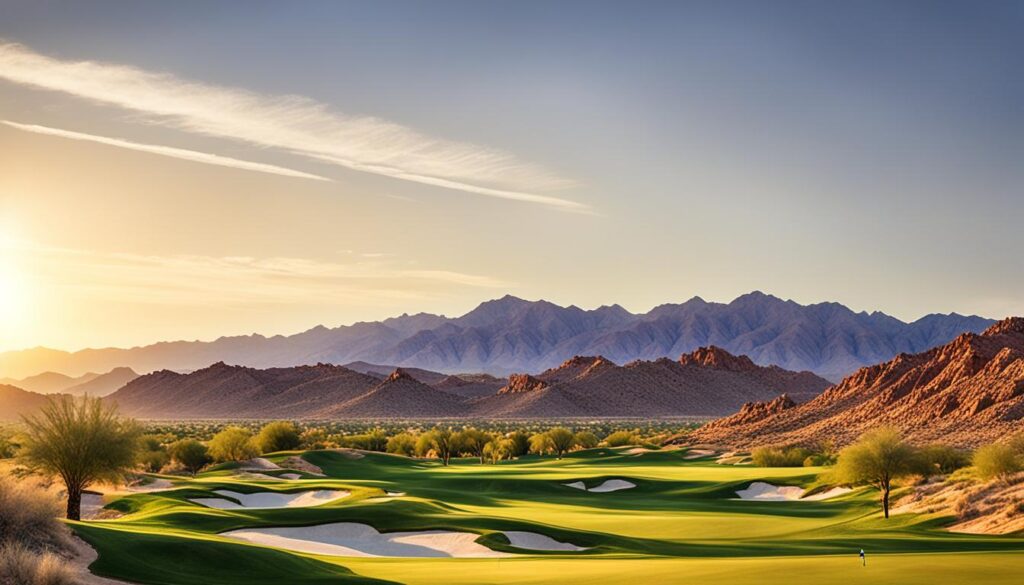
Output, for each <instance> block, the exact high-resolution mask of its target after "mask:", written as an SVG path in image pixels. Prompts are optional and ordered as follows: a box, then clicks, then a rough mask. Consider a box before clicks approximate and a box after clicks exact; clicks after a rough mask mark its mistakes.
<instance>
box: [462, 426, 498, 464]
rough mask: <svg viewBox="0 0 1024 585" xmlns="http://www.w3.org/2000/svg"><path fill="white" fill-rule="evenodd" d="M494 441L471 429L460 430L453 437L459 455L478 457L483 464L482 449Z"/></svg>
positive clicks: (489, 436)
mask: <svg viewBox="0 0 1024 585" xmlns="http://www.w3.org/2000/svg"><path fill="white" fill-rule="evenodd" d="M493 440H494V437H492V436H491V435H489V434H487V433H485V432H483V431H481V430H479V429H474V428H473V427H467V428H465V429H462V430H461V431H459V432H458V433H456V436H455V443H456V444H457V445H458V449H459V452H460V453H465V454H469V455H472V456H473V457H479V458H480V463H483V462H484V448H485V447H486V446H487V445H488V444H490V443H491V442H492V441H493Z"/></svg>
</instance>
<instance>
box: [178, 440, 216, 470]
mask: <svg viewBox="0 0 1024 585" xmlns="http://www.w3.org/2000/svg"><path fill="white" fill-rule="evenodd" d="M167 451H168V453H169V454H170V456H171V458H172V459H173V460H175V461H177V462H178V463H179V464H180V465H181V466H182V467H184V468H185V470H186V471H188V472H189V473H191V474H192V477H195V476H196V474H197V473H199V471H200V470H202V468H204V467H206V466H207V465H209V464H210V463H211V461H212V458H211V457H210V453H209V450H208V449H207V448H206V445H204V444H202V443H200V442H199V441H197V440H195V439H182V440H180V441H177V442H175V443H172V444H171V446H170V447H169V448H168V449H167Z"/></svg>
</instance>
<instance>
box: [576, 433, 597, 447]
mask: <svg viewBox="0 0 1024 585" xmlns="http://www.w3.org/2000/svg"><path fill="white" fill-rule="evenodd" d="M600 442H601V441H599V440H598V438H597V435H595V434H594V433H592V432H590V431H580V432H578V433H576V444H577V445H578V446H579V447H580V448H582V449H593V448H594V447H597V444H598V443H600Z"/></svg>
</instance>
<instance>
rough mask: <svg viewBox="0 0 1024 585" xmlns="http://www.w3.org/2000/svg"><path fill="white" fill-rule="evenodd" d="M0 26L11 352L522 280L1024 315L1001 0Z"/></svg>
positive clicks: (375, 314) (500, 286)
mask: <svg viewBox="0 0 1024 585" xmlns="http://www.w3.org/2000/svg"><path fill="white" fill-rule="evenodd" d="M57 6H59V9H55V8H56V7H57ZM698 7H699V9H698ZM0 13H2V17H0V120H2V122H0V153H2V156H0V320H2V323H3V325H2V327H0V350H10V349H19V348H26V347H30V346H35V345H46V346H49V347H56V348H61V349H79V348H82V347H103V346H128V345H133V344H140V343H149V342H154V341H159V340H169V339H197V338H198V339H212V338H215V337H217V336H220V335H228V334H243V333H250V332H254V331H255V332H260V333H266V334H273V333H294V332H297V331H301V330H304V329H307V328H310V327H313V326H315V325H318V324H325V325H328V326H336V325H339V324H344V323H351V322H355V321H361V320H376V319H381V318H384V317H388V316H392V315H397V314H401V313H403V312H409V313H415V312H418V311H428V312H433V313H443V314H448V315H453V314H461V313H464V312H466V311H468V310H469V309H471V308H472V307H474V306H475V305H477V304H478V303H479V302H481V301H484V300H487V299H491V298H497V297H500V296H502V295H504V294H506V293H512V294H515V295H517V296H520V297H523V298H528V299H538V298H544V299H548V300H551V301H553V302H556V303H559V304H562V305H570V304H576V305H578V306H581V307H584V308H594V307H597V306H599V305H602V304H612V303H619V304H621V305H622V306H624V307H625V308H627V309H629V310H631V311H634V312H640V311H647V310H649V309H650V308H651V307H653V306H655V305H657V304H660V303H664V302H681V301H683V300H685V299H687V298H690V297H692V296H694V295H699V296H701V297H703V298H705V299H707V300H715V301H729V300H731V299H733V298H734V297H736V296H739V295H741V294H743V293H746V292H749V291H751V290H755V289H757V290H764V291H766V292H770V293H772V294H775V295H777V296H779V297H782V298H792V299H794V300H796V301H798V302H801V303H812V302H820V301H826V300H827V301H838V302H842V303H844V304H846V305H848V306H850V307H851V308H853V309H854V310H857V311H860V310H868V311H874V310H880V311H885V312H887V313H889V314H892V315H894V316H897V317H899V318H901V319H904V320H913V319H917V318H919V317H921V316H923V315H925V314H928V313H932V312H941V313H949V312H954V311H955V312H959V313H963V314H979V315H982V316H985V317H991V318H996V319H998V318H1002V317H1005V316H1007V315H1010V314H1020V313H1022V312H1024V301H1022V300H1021V296H1020V294H1019V291H1020V290H1021V288H1022V286H1024V266H1022V262H1021V259H1020V249H1021V244H1020V235H1019V231H1020V223H1021V219H1022V217H1024V197H1022V196H1021V195H1022V192H1021V185H1022V184H1024V165H1021V164H1020V161H1021V160H1022V158H1024V127H1022V126H1024V123H1022V120H1024V116H1021V111H1020V108H1021V103H1024V70H1022V69H1021V67H1020V55H1021V51H1022V49H1024V47H1022V43H1024V41H1022V40H1021V39H1022V36H1021V34H1020V31H1021V27H1022V25H1024V8H1022V6H1021V4H1019V3H1000V2H995V3H988V7H987V10H985V11H984V12H978V11H974V10H973V9H972V7H971V5H970V4H966V3H957V4H955V5H954V4H949V3H945V2H901V3H891V2H857V3H848V4H846V5H837V4H832V3H830V4H829V5H825V4H822V3H818V2H773V3H770V4H766V3H763V2H723V3H706V4H693V3H678V2H661V3H658V2H652V3H645V4H644V6H643V9H638V10H623V8H622V6H616V5H615V4H610V3H603V2H575V3H563V2H560V3H557V4H555V3H552V4H545V3H540V2H527V3H523V2H501V3H486V4H480V3H478V2H461V3H460V2H448V3H444V4H440V5H439V4H435V3H423V2H388V3H364V4H354V3H336V2H323V3H304V9H303V10H294V9H293V8H292V7H291V6H285V5H276V3H244V4H239V3H223V4H219V5H217V7H215V8H210V7H208V6H207V5H206V3H191V2H186V3H173V4H158V3H137V2H125V3H102V2H101V3H90V4H89V5H85V4H81V3H66V4H59V3H58V4H55V3H51V2H6V3H4V6H3V7H2V9H0Z"/></svg>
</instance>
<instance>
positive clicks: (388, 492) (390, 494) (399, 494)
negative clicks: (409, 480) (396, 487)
mask: <svg viewBox="0 0 1024 585" xmlns="http://www.w3.org/2000/svg"><path fill="white" fill-rule="evenodd" d="M384 494H385V495H386V496H388V497H389V498H400V497H402V496H404V495H405V492H393V491H391V490H384Z"/></svg>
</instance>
